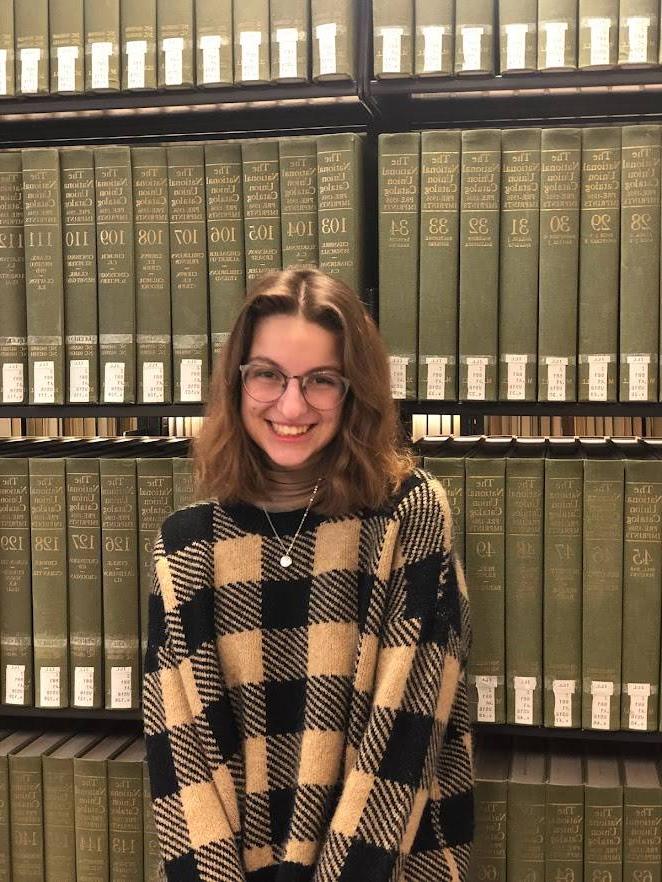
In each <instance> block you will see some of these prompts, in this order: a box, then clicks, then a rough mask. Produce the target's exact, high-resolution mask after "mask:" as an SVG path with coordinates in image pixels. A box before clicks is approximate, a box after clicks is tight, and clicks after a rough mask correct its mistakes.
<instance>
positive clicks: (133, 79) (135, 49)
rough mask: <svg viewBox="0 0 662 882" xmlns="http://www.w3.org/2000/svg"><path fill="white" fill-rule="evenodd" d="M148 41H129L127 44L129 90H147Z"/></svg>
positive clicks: (127, 82) (127, 81)
mask: <svg viewBox="0 0 662 882" xmlns="http://www.w3.org/2000/svg"><path fill="white" fill-rule="evenodd" d="M146 57H147V40H129V41H128V42H127V44H126V84H127V88H129V89H144V88H145V59H146Z"/></svg>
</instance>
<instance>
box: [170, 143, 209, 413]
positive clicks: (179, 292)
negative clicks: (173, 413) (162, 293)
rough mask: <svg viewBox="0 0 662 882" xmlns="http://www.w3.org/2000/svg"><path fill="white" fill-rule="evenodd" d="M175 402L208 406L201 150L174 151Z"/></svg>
mask: <svg viewBox="0 0 662 882" xmlns="http://www.w3.org/2000/svg"><path fill="white" fill-rule="evenodd" d="M167 153H168V194H169V207H170V292H171V302H172V343H173V368H174V400H175V401H205V400H206V398H207V386H208V378H209V351H208V349H209V346H208V325H209V307H208V299H207V230H206V217H205V205H206V197H205V164H204V152H203V147H202V145H200V144H190V145H177V146H169V147H168V148H167Z"/></svg>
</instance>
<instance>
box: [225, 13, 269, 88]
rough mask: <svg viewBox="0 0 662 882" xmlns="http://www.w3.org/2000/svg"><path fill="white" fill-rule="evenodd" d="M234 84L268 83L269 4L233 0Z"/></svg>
mask: <svg viewBox="0 0 662 882" xmlns="http://www.w3.org/2000/svg"><path fill="white" fill-rule="evenodd" d="M233 14H234V15H233V22H234V24H233V41H234V80H235V83H268V82H269V78H270V74H271V69H270V68H271V64H270V56H269V0H233Z"/></svg>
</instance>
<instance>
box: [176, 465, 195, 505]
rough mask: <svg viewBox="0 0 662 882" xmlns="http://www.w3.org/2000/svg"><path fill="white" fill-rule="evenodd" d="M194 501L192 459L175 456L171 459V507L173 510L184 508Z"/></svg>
mask: <svg viewBox="0 0 662 882" xmlns="http://www.w3.org/2000/svg"><path fill="white" fill-rule="evenodd" d="M194 501H195V490H194V478H193V460H192V459H191V458H190V457H185V456H175V457H173V459H172V507H173V510H174V511H178V510H179V509H180V508H186V506H187V505H190V504H191V503H192V502H194Z"/></svg>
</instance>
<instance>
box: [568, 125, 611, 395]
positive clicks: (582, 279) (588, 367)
mask: <svg viewBox="0 0 662 882" xmlns="http://www.w3.org/2000/svg"><path fill="white" fill-rule="evenodd" d="M620 193H621V131H620V128H618V127H611V128H603V127H595V128H588V129H584V130H583V133H582V190H581V217H580V231H579V236H580V249H579V353H578V355H579V400H580V401H616V392H617V376H616V374H617V370H616V366H617V365H616V363H617V358H618V281H619V259H620V253H619V252H620V247H619V246H620V242H619V233H620V229H619V226H620V212H621V205H620Z"/></svg>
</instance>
